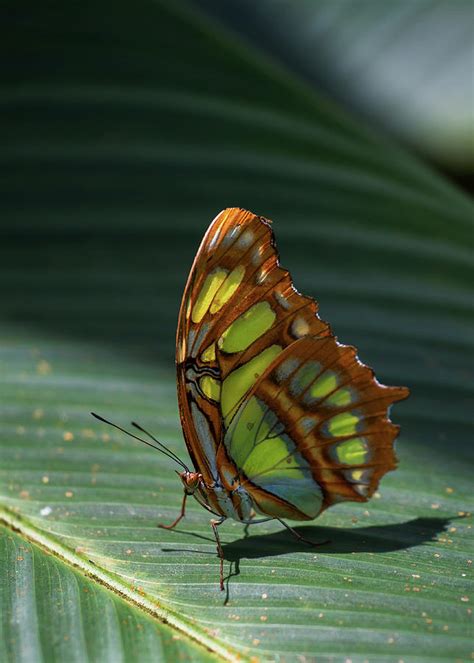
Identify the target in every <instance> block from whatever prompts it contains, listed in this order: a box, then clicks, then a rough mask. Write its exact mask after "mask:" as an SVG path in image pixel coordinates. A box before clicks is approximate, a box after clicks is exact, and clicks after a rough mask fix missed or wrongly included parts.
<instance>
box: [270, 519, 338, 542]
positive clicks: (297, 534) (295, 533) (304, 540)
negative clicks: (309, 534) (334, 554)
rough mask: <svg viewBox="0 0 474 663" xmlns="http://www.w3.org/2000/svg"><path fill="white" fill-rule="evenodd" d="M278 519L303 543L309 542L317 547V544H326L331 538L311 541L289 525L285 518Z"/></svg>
mask: <svg viewBox="0 0 474 663" xmlns="http://www.w3.org/2000/svg"><path fill="white" fill-rule="evenodd" d="M276 520H278V522H279V523H281V524H282V525H283V526H284V527H286V529H287V530H288V531H290V532H291V533H292V534H293V536H294V537H295V538H296V539H298V541H301V542H302V543H307V544H308V545H309V546H313V547H314V548H316V547H317V546H324V545H325V544H326V543H329V540H326V541H310V540H309V539H305V537H304V536H301V534H300V533H299V532H297V531H296V530H295V529H293V527H291V526H290V525H288V523H285V521H284V520H280V518H276Z"/></svg>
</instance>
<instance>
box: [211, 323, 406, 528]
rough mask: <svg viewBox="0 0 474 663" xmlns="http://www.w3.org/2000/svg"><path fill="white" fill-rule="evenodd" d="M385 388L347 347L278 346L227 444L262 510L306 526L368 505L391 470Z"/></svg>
mask: <svg viewBox="0 0 474 663" xmlns="http://www.w3.org/2000/svg"><path fill="white" fill-rule="evenodd" d="M407 395H408V390H407V389H406V388H405V387H386V386H384V385H381V384H379V383H378V382H377V380H376V379H375V377H374V374H373V372H372V370H371V369H370V368H368V367H367V366H365V365H364V364H362V363H361V362H360V361H359V359H358V358H357V355H356V350H355V348H353V347H350V346H346V345H342V344H340V343H338V341H337V340H336V339H335V338H334V337H333V336H328V337H326V338H314V337H312V336H306V337H304V338H301V339H300V340H297V341H295V342H294V343H292V344H291V345H289V346H288V347H287V348H285V349H284V350H283V351H282V352H281V353H280V354H279V355H278V357H277V358H276V359H275V360H274V361H273V362H272V363H271V364H270V365H269V366H268V368H267V369H266V371H265V372H264V373H263V374H262V375H261V377H260V378H259V379H258V380H257V381H256V382H255V383H254V385H253V387H252V388H251V390H250V391H249V392H248V393H247V394H246V398H245V400H244V401H243V402H242V403H241V405H240V406H239V408H238V410H237V412H236V414H235V416H234V417H233V418H232V421H231V423H230V426H229V427H228V429H227V431H226V434H225V438H224V444H225V447H226V451H227V453H228V455H229V457H230V458H232V460H233V462H234V463H235V465H236V468H237V470H238V472H239V479H240V481H241V483H242V485H243V486H244V487H245V489H246V490H247V491H248V492H249V494H250V495H251V497H252V498H253V501H254V503H255V504H256V506H257V508H258V509H259V511H261V512H262V513H265V514H268V515H274V516H278V517H283V516H286V517H288V518H293V519H296V520H299V519H302V520H304V519H311V518H314V517H316V515H318V513H320V512H321V511H322V510H323V509H325V508H327V507H328V506H330V505H331V504H334V503H336V502H340V501H344V500H352V501H366V500H367V499H369V497H370V496H371V495H372V494H373V493H374V491H375V490H376V488H377V486H378V483H379V480H380V478H381V477H382V476H383V475H384V474H385V473H386V472H388V471H389V470H392V469H394V468H395V466H396V457H395V453H394V450H393V441H394V439H395V437H396V436H397V434H398V430H399V429H398V426H395V425H394V424H392V423H391V422H390V420H389V419H388V409H389V408H390V406H391V404H392V403H394V402H395V401H398V400H400V399H402V398H405V397H406V396H407Z"/></svg>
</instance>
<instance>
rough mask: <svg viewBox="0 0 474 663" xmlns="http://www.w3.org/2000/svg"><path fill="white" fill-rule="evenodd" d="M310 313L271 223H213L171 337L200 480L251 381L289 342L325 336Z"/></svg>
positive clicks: (238, 214)
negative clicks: (282, 257)
mask: <svg viewBox="0 0 474 663" xmlns="http://www.w3.org/2000/svg"><path fill="white" fill-rule="evenodd" d="M317 308H318V307H317V303H316V302H315V301H314V300H313V299H311V298H309V297H304V296H302V295H300V294H299V293H298V292H297V291H296V290H295V288H294V287H293V284H292V282H291V278H290V275H289V273H288V272H287V271H286V270H284V269H282V268H281V267H280V266H279V262H278V254H277V252H276V249H275V242H274V236H273V233H272V230H271V225H270V221H268V220H266V219H263V218H262V217H258V216H256V215H254V214H252V213H251V212H247V211H245V210H241V209H237V208H231V209H227V210H224V211H223V212H221V213H220V214H219V215H218V216H217V217H216V218H215V219H214V221H213V222H212V224H211V225H210V227H209V229H208V231H207V232H206V234H205V236H204V239H203V241H202V243H201V246H200V247H199V250H198V252H197V254H196V258H195V260H194V263H193V266H192V268H191V272H190V274H189V278H188V282H187V284H186V288H185V291H184V295H183V300H182V304H181V309H180V314H179V321H178V331H177V339H176V363H177V378H178V399H179V406H180V416H181V423H182V427H183V432H184V436H185V440H186V444H187V447H188V450H189V453H190V455H191V458H192V460H193V463H194V465H195V467H196V469H197V470H198V471H200V472H201V473H202V474H203V477H204V480H205V481H206V482H208V483H212V481H213V480H215V478H216V476H217V475H218V468H217V460H216V454H217V449H218V446H219V444H220V442H221V440H222V438H223V433H224V430H225V428H226V427H227V426H228V425H229V423H230V421H231V418H232V416H233V415H234V414H235V412H236V410H237V408H238V406H239V405H240V403H241V402H242V400H243V399H244V398H245V394H246V392H247V391H248V389H249V388H250V387H251V386H252V385H253V384H254V382H255V379H256V376H258V375H260V374H262V372H263V371H264V370H265V368H266V367H267V366H268V365H269V363H270V362H271V361H273V359H274V358H275V357H276V356H277V355H278V354H279V353H280V352H281V351H282V350H283V349H284V348H285V347H287V346H288V345H290V344H291V343H293V342H294V341H295V340H296V339H298V338H300V337H302V336H305V335H307V334H311V335H312V336H315V337H323V336H327V335H328V334H329V333H330V332H329V329H328V325H327V324H326V323H325V322H323V321H322V320H320V319H319V318H318V316H317Z"/></svg>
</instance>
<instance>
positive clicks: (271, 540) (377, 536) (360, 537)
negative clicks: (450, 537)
mask: <svg viewBox="0 0 474 663" xmlns="http://www.w3.org/2000/svg"><path fill="white" fill-rule="evenodd" d="M454 518H455V517H454ZM454 518H414V519H413V520H409V521H406V522H403V523H394V524H392V525H370V526H368V527H354V528H345V527H317V526H306V527H294V528H293V529H294V530H295V531H296V532H297V533H298V534H300V535H301V536H304V538H305V539H308V540H310V541H313V542H314V543H316V544H321V545H318V546H316V547H312V546H310V545H308V544H307V543H305V542H304V541H299V540H298V539H296V538H295V537H293V536H292V534H291V532H289V531H288V530H286V529H282V530H280V531H278V532H273V533H271V534H256V535H255V534H253V535H252V534H250V536H244V537H243V538H241V539H238V540H236V541H232V542H231V543H226V544H224V545H223V546H222V548H223V551H224V557H225V559H226V560H227V561H228V562H232V563H234V564H238V563H239V562H240V560H241V559H257V558H260V557H272V556H278V555H284V554H287V553H291V552H309V553H312V554H313V555H314V554H315V552H320V553H322V554H325V555H331V554H344V553H347V554H350V553H373V554H377V553H386V552H394V551H397V550H405V549H407V548H413V547H414V546H419V545H422V544H424V543H427V542H429V541H433V540H435V539H436V537H437V536H438V535H439V534H442V533H443V532H445V531H446V529H447V527H448V525H449V523H450V522H451V521H452V520H453V519H454ZM251 529H252V528H251Z"/></svg>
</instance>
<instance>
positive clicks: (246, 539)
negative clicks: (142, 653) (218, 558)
mask: <svg viewBox="0 0 474 663" xmlns="http://www.w3.org/2000/svg"><path fill="white" fill-rule="evenodd" d="M457 519H458V516H452V517H451V518H441V517H438V518H413V519H412V520H408V521H405V522H403V523H394V524H391V525H369V526H367V527H354V528H346V527H318V526H305V527H294V528H293V529H294V530H295V531H296V532H297V533H298V534H300V535H301V536H304V537H305V539H309V540H311V541H313V542H314V543H322V542H325V543H322V545H318V546H317V547H313V546H310V545H308V544H307V543H305V542H304V541H300V540H298V539H296V538H295V537H294V536H293V535H292V534H291V532H289V531H288V530H287V529H285V528H282V529H281V530H280V531H278V532H273V533H270V534H252V532H253V531H255V529H256V528H255V526H250V527H248V526H247V527H246V528H245V529H244V536H243V537H242V538H240V539H237V540H236V541H232V542H231V543H225V544H223V545H222V550H223V553H224V559H225V560H226V561H227V562H229V565H230V568H229V569H228V573H227V576H226V578H225V589H226V596H225V599H224V605H225V604H226V603H227V601H228V600H229V582H230V580H231V579H232V578H233V577H235V576H238V575H240V562H241V560H243V559H259V558H268V557H277V556H279V555H286V554H288V553H293V552H298V553H301V552H304V553H308V554H310V555H312V556H314V555H315V554H318V553H320V554H325V555H331V554H351V553H372V554H378V553H387V552H395V551H397V550H406V549H408V548H413V547H415V546H419V545H423V544H425V543H428V542H430V541H434V540H436V538H437V537H438V536H439V535H440V534H442V533H443V532H446V530H447V528H448V525H449V524H450V523H451V522H452V521H453V520H457ZM188 534H189V533H188ZM191 536H193V534H191ZM194 536H196V537H198V538H200V539H203V540H213V539H211V538H210V537H206V536H203V535H198V534H194ZM186 552H189V550H187V551H186Z"/></svg>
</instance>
